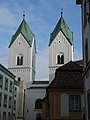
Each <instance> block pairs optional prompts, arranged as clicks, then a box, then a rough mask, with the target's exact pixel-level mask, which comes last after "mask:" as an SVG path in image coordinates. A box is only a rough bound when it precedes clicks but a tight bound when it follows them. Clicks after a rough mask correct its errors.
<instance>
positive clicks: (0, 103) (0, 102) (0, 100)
mask: <svg viewBox="0 0 90 120" xmlns="http://www.w3.org/2000/svg"><path fill="white" fill-rule="evenodd" d="M1 105H2V93H0V107H1Z"/></svg>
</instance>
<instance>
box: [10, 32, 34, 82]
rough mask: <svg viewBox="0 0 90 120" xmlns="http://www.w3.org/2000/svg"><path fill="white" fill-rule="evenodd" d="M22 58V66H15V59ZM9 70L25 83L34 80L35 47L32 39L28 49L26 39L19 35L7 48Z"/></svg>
mask: <svg viewBox="0 0 90 120" xmlns="http://www.w3.org/2000/svg"><path fill="white" fill-rule="evenodd" d="M18 56H20V57H21V56H22V57H23V64H22V65H17V57H18ZM8 67H9V70H10V71H11V72H12V73H13V74H14V75H15V76H16V78H17V79H18V77H20V78H21V79H22V80H23V81H24V82H25V83H28V82H32V81H33V80H34V79H35V45H34V39H33V43H32V46H31V47H30V46H29V44H28V43H27V41H26V39H25V38H24V37H23V35H22V34H21V33H20V34H19V35H18V37H17V38H16V40H15V41H14V42H13V44H12V45H11V47H10V48H9V66H8Z"/></svg>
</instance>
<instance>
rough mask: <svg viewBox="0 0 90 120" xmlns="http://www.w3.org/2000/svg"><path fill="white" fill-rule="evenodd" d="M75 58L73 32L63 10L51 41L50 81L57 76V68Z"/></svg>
mask: <svg viewBox="0 0 90 120" xmlns="http://www.w3.org/2000/svg"><path fill="white" fill-rule="evenodd" d="M71 60H73V33H72V32H71V30H70V29H69V27H68V26H67V24H66V22H65V20H64V18H63V12H61V18H60V19H59V21H58V23H57V25H56V27H55V28H54V30H53V32H52V33H51V34H50V41H49V82H51V81H52V80H53V79H54V77H55V70H56V69H57V68H58V67H60V66H62V65H64V64H66V63H67V62H69V61H71Z"/></svg>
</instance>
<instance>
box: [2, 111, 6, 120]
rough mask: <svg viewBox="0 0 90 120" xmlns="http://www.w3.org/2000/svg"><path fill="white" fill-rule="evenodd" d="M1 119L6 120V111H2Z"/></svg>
mask: <svg viewBox="0 0 90 120" xmlns="http://www.w3.org/2000/svg"><path fill="white" fill-rule="evenodd" d="M2 120H6V112H3V119H2Z"/></svg>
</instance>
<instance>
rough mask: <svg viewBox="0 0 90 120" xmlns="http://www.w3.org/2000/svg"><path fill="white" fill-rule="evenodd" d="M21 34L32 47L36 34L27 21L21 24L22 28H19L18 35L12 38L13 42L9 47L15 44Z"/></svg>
mask: <svg viewBox="0 0 90 120" xmlns="http://www.w3.org/2000/svg"><path fill="white" fill-rule="evenodd" d="M20 33H21V34H22V35H23V36H24V38H25V39H26V41H27V43H28V44H29V45H30V46H32V41H33V38H34V34H33V33H32V31H31V30H30V28H29V26H28V24H27V23H26V21H25V19H23V20H22V22H21V24H20V26H19V27H18V29H17V31H16V33H15V34H14V35H13V36H12V39H11V42H10V44H9V47H10V46H11V45H12V44H13V42H14V41H15V39H16V38H17V36H18V35H19V34H20Z"/></svg>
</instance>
